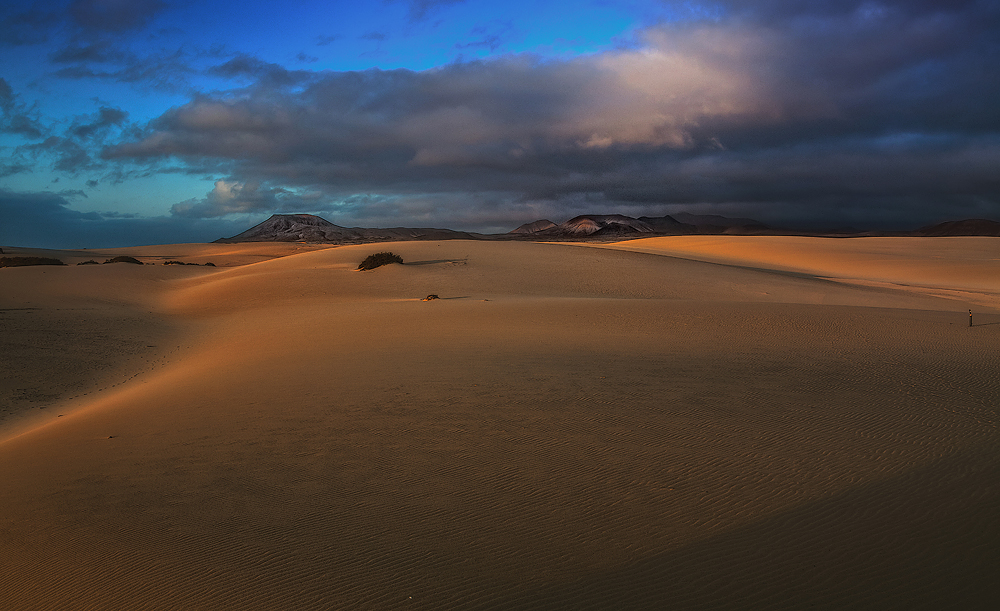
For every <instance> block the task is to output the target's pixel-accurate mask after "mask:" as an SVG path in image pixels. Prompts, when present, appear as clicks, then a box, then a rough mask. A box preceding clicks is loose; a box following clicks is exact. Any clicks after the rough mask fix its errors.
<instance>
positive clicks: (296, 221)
mask: <svg viewBox="0 0 1000 611" xmlns="http://www.w3.org/2000/svg"><path fill="white" fill-rule="evenodd" d="M719 234H723V235H820V236H822V235H827V236H837V237H851V236H874V235H886V236H888V235H893V236H907V235H908V236H1000V223H998V222H996V221H990V220H986V219H967V220H964V221H949V222H945V223H940V224H937V225H931V226H928V227H923V228H921V229H918V230H916V231H912V232H881V233H875V232H834V233H827V234H824V233H817V232H805V231H789V230H782V229H777V228H773V227H769V226H767V225H765V224H763V223H761V222H759V221H755V220H753V219H748V218H728V217H724V216H719V215H716V214H688V213H686V212H682V213H679V214H674V215H666V216H655V217H650V216H641V217H639V218H632V217H630V216H625V215H622V214H583V215H580V216H577V217H574V218H571V219H570V220H568V221H566V222H565V223H560V224H558V225H557V224H556V223H553V222H552V221H550V220H547V219H543V220H539V221H534V222H531V223H525V224H524V225H521V226H520V227H518V228H517V229H515V230H513V231H511V232H509V233H505V234H481V233H470V232H466V231H453V230H451V229H430V228H418V229H414V228H409V227H392V228H389V229H368V228H363V227H351V228H348V227H341V226H339V225H335V224H333V223H331V222H330V221H328V220H326V219H324V218H322V217H319V216H315V215H312V214H275V215H272V216H271V218H269V219H267V220H266V221H264V222H263V223H260V224H259V225H256V226H254V227H251V228H250V229H248V230H246V231H244V232H243V233H241V234H239V235H235V236H233V237H231V238H219V239H218V240H216V243H233V242H324V243H333V244H365V243H371V242H395V241H407V240H458V239H462V240H540V241H558V240H598V241H599V240H621V239H627V238H637V237H648V236H657V235H719Z"/></svg>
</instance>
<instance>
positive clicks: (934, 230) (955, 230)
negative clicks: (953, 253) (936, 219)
mask: <svg viewBox="0 0 1000 611" xmlns="http://www.w3.org/2000/svg"><path fill="white" fill-rule="evenodd" d="M913 233H914V235H918V236H927V237H932V236H933V237H936V236H974V235H978V236H998V237H1000V223H998V222H996V221H990V220H987V219H965V220H964V221H948V222H946V223H938V224H937V225H930V226H929V227H923V228H921V229H918V230H916V231H915V232H913Z"/></svg>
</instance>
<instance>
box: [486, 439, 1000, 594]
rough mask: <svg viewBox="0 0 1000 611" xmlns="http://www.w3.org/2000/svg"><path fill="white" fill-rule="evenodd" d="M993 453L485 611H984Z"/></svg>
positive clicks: (989, 575) (946, 462)
mask: <svg viewBox="0 0 1000 611" xmlns="http://www.w3.org/2000/svg"><path fill="white" fill-rule="evenodd" d="M997 482H1000V453H998V451H997V450H996V447H995V446H992V447H987V446H986V445H983V446H980V447H978V448H976V449H971V450H965V451H963V452H961V453H958V454H954V455H951V456H947V457H945V458H942V459H940V460H938V461H937V462H935V463H933V464H931V465H929V466H926V467H923V468H918V469H915V470H914V471H911V472H909V473H906V474H903V475H898V476H895V477H891V478H887V479H885V480H882V481H878V482H872V483H870V484H866V485H864V486H861V487H859V488H855V489H852V490H849V491H847V492H844V493H842V494H839V495H835V496H832V497H830V498H828V499H824V500H820V501H815V502H811V503H806V504H804V505H802V506H800V507H797V508H795V509H792V510H790V511H787V512H784V513H781V514H777V515H773V516H771V517H767V518H764V519H762V520H759V521H757V522H754V523H751V524H748V525H746V526H743V527H740V528H736V529H734V530H731V531H729V532H726V533H723V534H720V535H716V536H714V537H710V538H708V539H705V540H703V541H699V542H697V543H694V544H691V545H688V546H684V547H680V548H678V549H676V550H673V551H670V552H667V553H665V554H662V555H658V556H655V557H651V558H649V559H646V560H643V561H640V562H637V563H635V564H632V565H630V566H625V567H623V568H621V569H619V570H613V571H605V572H600V573H595V574H592V575H589V576H587V577H585V578H582V579H579V580H578V581H575V582H571V583H564V584H559V585H553V586H552V587H550V588H546V589H543V590H535V591H528V592H521V593H520V595H518V594H511V595H510V597H509V598H507V599H506V600H503V601H497V600H494V601H491V602H493V603H495V605H494V606H495V608H507V609H515V608H519V609H527V608H548V607H551V608H572V609H612V608H614V609H724V608H728V609H773V608H782V609H944V608H953V609H986V608H994V607H993V605H995V604H996V603H997V601H1000V580H998V579H997V578H996V576H997V575H1000V485H998V483H997Z"/></svg>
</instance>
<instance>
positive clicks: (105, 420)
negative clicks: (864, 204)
mask: <svg viewBox="0 0 1000 611" xmlns="http://www.w3.org/2000/svg"><path fill="white" fill-rule="evenodd" d="M4 250H5V252H6V253H7V254H8V255H11V254H13V255H17V254H43V255H45V256H60V257H61V258H63V259H64V260H66V261H67V262H69V263H76V262H78V261H83V260H87V259H90V258H94V259H96V260H98V261H102V260H104V258H107V257H109V256H113V255H116V254H128V255H131V256H135V257H139V258H140V259H142V260H144V261H146V262H147V263H155V264H156V265H144V266H137V265H129V264H123V263H117V264H111V265H93V266H75V265H70V266H68V267H26V268H4V269H0V286H2V290H0V326H2V329H3V334H2V340H0V341H2V342H3V343H2V346H0V347H2V349H3V350H2V353H0V354H2V359H3V360H2V365H3V370H4V372H3V374H2V376H3V377H0V409H3V410H4V411H3V412H0V416H2V419H0V481H2V485H0V601H2V605H0V606H2V607H3V608H4V609H11V610H14V609H32V610H34V609H397V608H406V609H409V608H414V609H418V608H419V609H549V608H551V609H581V608H582V609H587V608H591V609H604V608H656V609H689V608H691V609H701V608H731V609H743V608H785V609H804V608H829V609H844V608H869V609H885V608H900V609H902V608H906V609H910V608H945V607H948V608H991V607H992V606H993V605H994V604H996V602H997V601H998V600H1000V586H998V584H997V581H998V580H997V579H996V576H997V575H998V574H1000V439H998V434H997V406H998V404H1000V375H998V374H997V372H998V371H1000V238H855V239H849V240H848V239H841V240H832V239H821V238H782V237H752V238H751V237H746V238H742V237H721V236H707V237H706V236H700V237H677V238H651V239H646V240H634V241H628V242H621V243H617V244H601V245H595V244H569V243H561V244H537V243H524V242H474V241H445V242H401V243H392V244H377V245H364V246H344V247H329V246H318V245H305V244H229V245H219V244H212V245H170V246H151V247H142V248H131V249H118V250H114V251H101V252H99V253H92V252H89V251H74V252H68V251H67V252H51V251H28V250H26V249H15V248H8V247H6V246H5V247H4ZM381 250H391V251H392V252H395V253H397V254H400V255H401V256H402V257H403V259H404V261H405V262H406V263H405V264H404V265H390V266H385V267H381V268H378V269H376V270H373V271H370V272H357V271H355V269H354V268H356V267H357V265H358V263H359V262H360V261H361V260H362V259H364V257H365V256H367V255H368V254H371V253H373V252H378V251H381ZM169 259H178V260H182V261H187V262H195V263H204V262H206V261H212V262H214V263H215V264H216V265H217V266H218V267H215V268H209V267H202V266H163V265H160V263H162V262H163V261H165V260H169ZM428 294H436V295H438V296H439V297H440V299H437V300H433V301H426V302H425V301H421V298H423V297H425V296H426V295H428ZM969 309H972V310H973V312H974V315H975V316H974V323H975V324H974V326H972V327H969V325H968V318H969V316H968V310H969Z"/></svg>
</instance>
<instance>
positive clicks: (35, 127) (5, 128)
mask: <svg viewBox="0 0 1000 611" xmlns="http://www.w3.org/2000/svg"><path fill="white" fill-rule="evenodd" d="M0 133H8V134H17V135H19V136H24V137H25V138H41V137H42V136H43V135H44V128H43V127H42V124H41V122H40V120H39V118H38V116H37V113H36V112H34V110H33V109H31V108H28V107H27V105H26V104H24V103H23V102H19V101H18V96H17V94H15V93H14V89H13V88H12V87H11V86H10V84H9V83H8V82H7V81H6V80H5V79H3V78H2V77H0Z"/></svg>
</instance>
